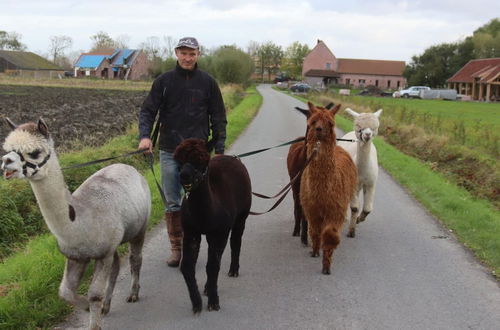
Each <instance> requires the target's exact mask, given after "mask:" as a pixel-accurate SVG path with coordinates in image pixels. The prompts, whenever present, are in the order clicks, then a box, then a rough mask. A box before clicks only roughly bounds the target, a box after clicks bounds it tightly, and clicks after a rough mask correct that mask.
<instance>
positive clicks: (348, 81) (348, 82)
mask: <svg viewBox="0 0 500 330" xmlns="http://www.w3.org/2000/svg"><path fill="white" fill-rule="evenodd" d="M345 84H346V85H347V86H349V85H350V84H351V79H349V78H347V79H346V80H345Z"/></svg>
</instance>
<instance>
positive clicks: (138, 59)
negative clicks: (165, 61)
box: [74, 49, 148, 80]
mask: <svg viewBox="0 0 500 330" xmlns="http://www.w3.org/2000/svg"><path fill="white" fill-rule="evenodd" d="M74 70H75V77H98V78H105V79H124V80H128V79H130V80H138V79H145V78H146V77H147V75H148V61H147V57H146V54H144V52H143V51H142V50H138V49H114V50H109V51H97V52H92V53H83V54H81V55H80V57H79V58H78V60H77V61H76V63H75V65H74Z"/></svg>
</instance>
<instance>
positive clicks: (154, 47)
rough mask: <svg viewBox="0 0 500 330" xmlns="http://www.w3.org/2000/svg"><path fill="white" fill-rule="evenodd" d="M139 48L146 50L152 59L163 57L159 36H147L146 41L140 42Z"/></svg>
mask: <svg viewBox="0 0 500 330" xmlns="http://www.w3.org/2000/svg"><path fill="white" fill-rule="evenodd" d="M139 48H140V49H142V50H143V51H144V53H145V54H146V56H147V57H148V59H149V60H150V61H154V60H155V59H156V58H158V57H161V47H160V39H159V38H158V37H155V36H152V37H148V38H146V41H145V42H142V43H140V44H139Z"/></svg>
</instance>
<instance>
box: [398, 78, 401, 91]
mask: <svg viewBox="0 0 500 330" xmlns="http://www.w3.org/2000/svg"><path fill="white" fill-rule="evenodd" d="M400 86H401V81H399V80H398V89H399V87H400Z"/></svg>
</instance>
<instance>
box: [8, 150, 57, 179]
mask: <svg viewBox="0 0 500 330" xmlns="http://www.w3.org/2000/svg"><path fill="white" fill-rule="evenodd" d="M13 151H14V152H15V153H16V154H18V155H19V158H20V159H21V161H22V162H24V165H23V175H24V176H27V175H26V174H28V167H29V168H32V169H34V171H33V174H31V176H33V175H35V174H36V173H38V170H39V169H40V168H41V167H42V166H43V165H45V164H46V163H47V162H48V160H49V158H50V152H49V153H48V154H47V156H45V158H44V159H43V160H42V161H41V162H40V163H38V164H34V163H30V162H28V161H27V160H25V159H24V156H23V154H22V153H20V152H19V151H17V150H13Z"/></svg>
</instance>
